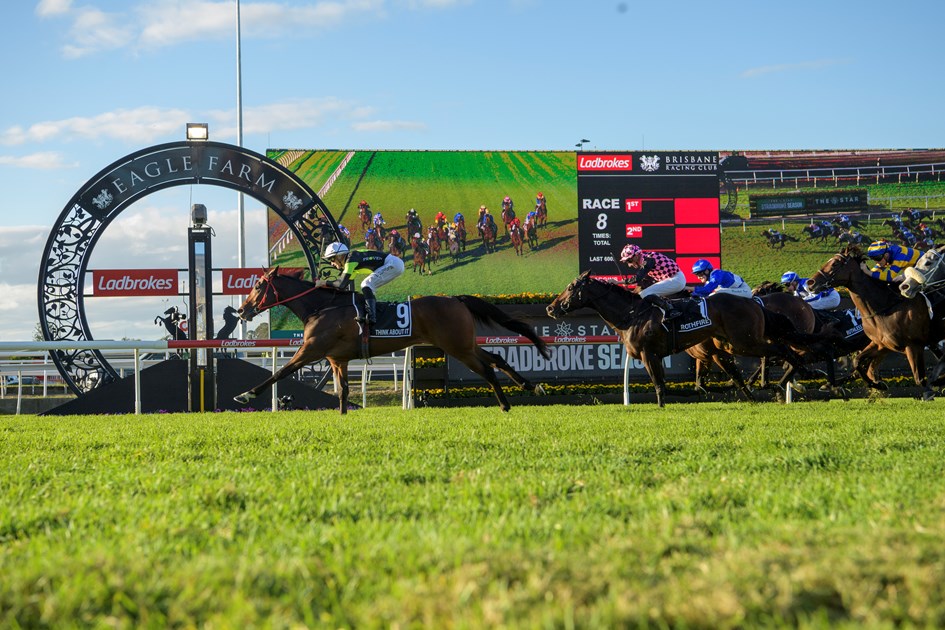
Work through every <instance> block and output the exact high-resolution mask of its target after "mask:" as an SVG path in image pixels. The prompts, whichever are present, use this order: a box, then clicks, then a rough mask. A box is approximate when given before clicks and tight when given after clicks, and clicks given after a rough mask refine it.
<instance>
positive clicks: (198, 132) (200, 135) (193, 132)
mask: <svg viewBox="0 0 945 630" xmlns="http://www.w3.org/2000/svg"><path fill="white" fill-rule="evenodd" d="M187 139H188V140H209V139H210V127H209V125H208V124H207V123H187Z"/></svg>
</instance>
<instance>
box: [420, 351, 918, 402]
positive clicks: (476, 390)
mask: <svg viewBox="0 0 945 630" xmlns="http://www.w3.org/2000/svg"><path fill="white" fill-rule="evenodd" d="M431 360H434V361H436V360H439V361H442V360H443V359H431ZM883 380H884V382H885V383H886V384H887V385H889V387H890V388H892V387H915V386H916V385H915V381H913V380H912V377H911V376H892V377H889V378H886V379H883ZM798 382H799V383H800V384H802V385H804V386H805V387H807V388H808V389H816V388H818V387H820V386H821V385H824V384H825V383H826V380H824V379H817V380H800V381H798ZM713 386H717V384H713ZM853 386H855V387H859V386H863V383H861V382H857V383H855V384H854V385H853ZM543 387H544V389H545V394H547V395H550V396H579V395H600V394H621V393H623V384H622V383H563V384H560V385H549V384H544V385H543ZM628 389H629V391H630V392H631V393H635V394H646V393H653V384H652V383H648V382H643V383H630V384H629V386H628ZM666 391H667V393H670V394H672V393H684V394H692V393H693V392H694V391H695V383H694V382H692V381H671V382H667V383H666ZM506 393H507V394H509V395H511V396H516V395H524V396H532V395H534V394H531V393H528V394H526V393H524V392H521V391H519V390H517V389H515V390H510V389H506ZM416 394H417V396H418V397H419V398H420V399H421V400H422V399H437V398H484V397H485V398H488V397H491V396H493V391H492V388H491V387H450V388H449V390H446V391H444V390H442V389H424V390H417V392H416Z"/></svg>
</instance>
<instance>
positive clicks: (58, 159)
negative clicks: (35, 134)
mask: <svg viewBox="0 0 945 630" xmlns="http://www.w3.org/2000/svg"><path fill="white" fill-rule="evenodd" d="M0 164H3V165H5V166H15V167H17V168H29V169H36V170H60V169H64V168H76V167H78V166H79V164H78V162H70V163H67V162H66V161H65V160H64V159H63V156H62V154H61V153H57V152H55V151H46V152H41V153H30V154H28V155H0Z"/></svg>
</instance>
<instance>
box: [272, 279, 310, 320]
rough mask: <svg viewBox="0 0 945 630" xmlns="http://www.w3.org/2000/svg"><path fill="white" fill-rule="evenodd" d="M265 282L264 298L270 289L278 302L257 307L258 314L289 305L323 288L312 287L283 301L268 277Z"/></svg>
mask: <svg viewBox="0 0 945 630" xmlns="http://www.w3.org/2000/svg"><path fill="white" fill-rule="evenodd" d="M265 280H266V291H265V292H264V293H263V298H265V297H266V296H267V295H268V294H269V289H272V293H273V295H275V296H276V301H275V302H273V303H272V304H268V305H262V304H261V305H257V312H258V313H261V312H263V311H266V310H269V309H271V308H272V307H274V306H280V305H282V304H287V303H289V302H291V301H293V300H297V299H299V298H300V297H302V296H304V295H308V294H309V293H311V292H313V291H315V290H316V289H320V288H321V287H319V286H313V287H311V288H310V289H306V290H305V291H302V292H301V293H298V294H296V295H293V296H290V297H287V298H285V299H284V300H283V299H280V298H279V291H278V289H276V285H274V284H273V283H272V279H270V278H268V277H266V278H265Z"/></svg>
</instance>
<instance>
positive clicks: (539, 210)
mask: <svg viewBox="0 0 945 630" xmlns="http://www.w3.org/2000/svg"><path fill="white" fill-rule="evenodd" d="M535 214H536V215H537V217H538V221H537V223H538V227H545V225H546V224H547V223H548V198H547V197H539V198H538V202H537V203H536V204H535Z"/></svg>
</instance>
